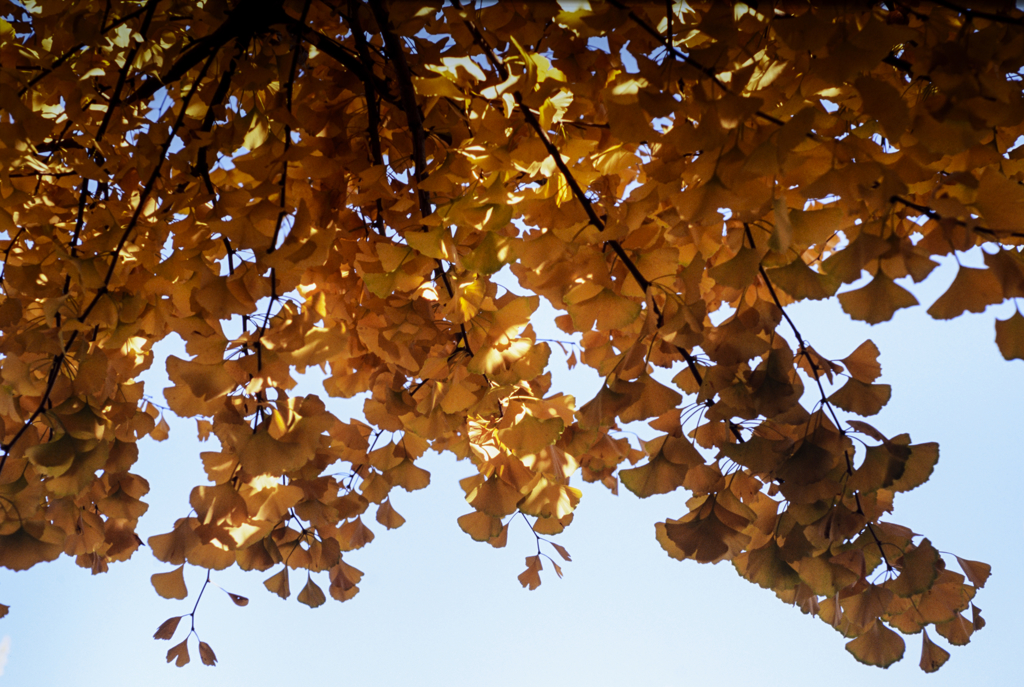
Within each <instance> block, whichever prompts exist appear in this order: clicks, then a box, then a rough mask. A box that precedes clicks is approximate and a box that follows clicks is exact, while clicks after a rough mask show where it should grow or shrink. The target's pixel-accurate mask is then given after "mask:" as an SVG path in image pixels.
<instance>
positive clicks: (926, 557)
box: [886, 539, 941, 598]
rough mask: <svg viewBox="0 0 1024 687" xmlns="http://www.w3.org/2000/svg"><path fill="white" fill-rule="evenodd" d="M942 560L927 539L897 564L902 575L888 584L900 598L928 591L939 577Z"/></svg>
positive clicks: (905, 554)
mask: <svg viewBox="0 0 1024 687" xmlns="http://www.w3.org/2000/svg"><path fill="white" fill-rule="evenodd" d="M940 565H941V560H940V558H939V552H938V551H936V550H935V547H933V546H932V544H931V542H930V541H928V540H927V539H923V540H921V543H920V544H918V545H917V546H915V547H914V548H912V549H910V550H909V551H907V552H905V553H904V554H903V555H902V556H901V557H900V560H899V562H898V564H897V567H898V568H899V569H900V574H899V576H898V577H897V578H895V579H894V580H890V581H889V582H887V583H886V587H888V588H889V589H891V590H892V591H893V592H894V593H896V594H897V595H898V596H902V597H905V598H906V597H911V596H914V595H915V594H922V593H924V592H926V591H928V590H929V589H930V588H931V586H932V583H933V582H934V581H935V579H936V578H937V577H938V574H939V570H940V567H939V566H940Z"/></svg>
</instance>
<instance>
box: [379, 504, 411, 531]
mask: <svg viewBox="0 0 1024 687" xmlns="http://www.w3.org/2000/svg"><path fill="white" fill-rule="evenodd" d="M377 522H379V523H380V524H382V525H384V526H385V527H387V528H388V529H389V530H393V529H396V528H398V527H401V526H402V525H403V524H405V518H403V517H402V516H401V515H399V514H398V511H396V510H395V509H394V508H392V506H391V499H387V500H385V501H384V503H382V504H381V505H380V506H378V507H377Z"/></svg>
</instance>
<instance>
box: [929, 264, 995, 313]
mask: <svg viewBox="0 0 1024 687" xmlns="http://www.w3.org/2000/svg"><path fill="white" fill-rule="evenodd" d="M1002 300H1003V287H1002V285H1001V284H1000V283H999V280H998V279H997V278H996V275H995V273H994V272H993V271H992V270H990V269H976V268H973V267H964V266H963V265H961V266H960V269H959V271H958V272H957V273H956V278H955V279H954V280H953V283H952V284H950V285H949V288H948V289H947V290H946V292H945V293H944V294H942V295H941V296H939V298H938V300H936V301H935V302H934V303H932V307H930V308H928V314H929V315H931V316H932V317H934V318H935V319H937V320H950V319H952V318H954V317H958V316H959V315H962V314H963V312H964V311H965V310H966V311H968V312H982V311H983V310H985V308H986V307H988V306H990V305H992V304H993V303H999V302H1001V301H1002Z"/></svg>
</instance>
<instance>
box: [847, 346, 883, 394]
mask: <svg viewBox="0 0 1024 687" xmlns="http://www.w3.org/2000/svg"><path fill="white" fill-rule="evenodd" d="M878 356H879V351H878V346H876V345H875V344H874V342H873V341H871V340H870V339H869V340H868V341H865V342H864V343H862V344H861V345H860V346H857V348H856V350H854V352H853V353H851V354H850V355H848V356H846V357H845V358H843V359H842V360H841V361H840V362H841V363H842V364H843V365H844V366H845V367H846V369H847V370H848V371H849V373H850V376H852V377H853V378H854V379H857V380H859V381H861V382H864V383H865V384H871V383H872V382H874V381H875V380H876V379H878V378H879V377H880V376H881V375H882V366H881V365H880V364H879V363H878Z"/></svg>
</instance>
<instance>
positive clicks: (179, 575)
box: [150, 565, 188, 599]
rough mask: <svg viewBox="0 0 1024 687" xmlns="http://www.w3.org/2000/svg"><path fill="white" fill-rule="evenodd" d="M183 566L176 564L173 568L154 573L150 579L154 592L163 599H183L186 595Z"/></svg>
mask: <svg viewBox="0 0 1024 687" xmlns="http://www.w3.org/2000/svg"><path fill="white" fill-rule="evenodd" d="M184 569H185V566H184V565H182V566H178V567H177V568H175V569H174V570H172V571H170V572H165V573H156V574H155V575H153V576H152V577H151V578H150V579H151V581H152V582H153V587H154V588H155V589H156V593H157V594H159V595H160V596H162V597H164V598H165V599H184V598H185V597H186V596H188V589H186V588H185V575H184V573H183V570H184Z"/></svg>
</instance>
